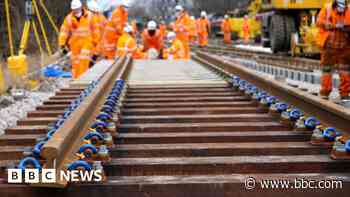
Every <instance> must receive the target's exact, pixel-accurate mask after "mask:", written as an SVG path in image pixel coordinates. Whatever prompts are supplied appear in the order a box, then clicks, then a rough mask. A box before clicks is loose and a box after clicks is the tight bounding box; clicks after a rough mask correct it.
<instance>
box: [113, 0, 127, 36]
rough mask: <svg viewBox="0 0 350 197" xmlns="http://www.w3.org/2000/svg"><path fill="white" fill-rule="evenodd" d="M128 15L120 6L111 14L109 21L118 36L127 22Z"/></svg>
mask: <svg viewBox="0 0 350 197" xmlns="http://www.w3.org/2000/svg"><path fill="white" fill-rule="evenodd" d="M128 15H129V14H128V11H127V10H125V9H124V8H123V7H122V6H118V7H117V8H116V9H115V10H114V11H113V13H112V17H111V21H112V22H113V25H114V27H115V28H116V30H117V33H118V34H120V35H121V34H122V33H123V29H124V26H125V24H126V23H127V22H128Z"/></svg>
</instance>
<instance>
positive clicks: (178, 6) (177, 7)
mask: <svg viewBox="0 0 350 197" xmlns="http://www.w3.org/2000/svg"><path fill="white" fill-rule="evenodd" d="M175 10H176V11H183V10H184V8H183V7H182V6H181V5H177V6H176V7H175Z"/></svg>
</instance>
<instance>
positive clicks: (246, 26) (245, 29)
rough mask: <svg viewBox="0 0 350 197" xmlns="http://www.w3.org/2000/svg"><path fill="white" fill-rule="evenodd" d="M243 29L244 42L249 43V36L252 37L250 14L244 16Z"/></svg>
mask: <svg viewBox="0 0 350 197" xmlns="http://www.w3.org/2000/svg"><path fill="white" fill-rule="evenodd" d="M242 30H243V39H244V43H245V44H248V43H249V38H250V25H249V18H248V15H245V16H244V19H243V25H242Z"/></svg>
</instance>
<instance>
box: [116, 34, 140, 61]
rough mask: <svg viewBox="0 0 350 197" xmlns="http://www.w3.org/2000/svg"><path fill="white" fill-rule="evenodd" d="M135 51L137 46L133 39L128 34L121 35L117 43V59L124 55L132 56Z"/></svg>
mask: <svg viewBox="0 0 350 197" xmlns="http://www.w3.org/2000/svg"><path fill="white" fill-rule="evenodd" d="M136 50H137V44H136V41H135V39H134V38H133V37H132V36H131V35H130V34H128V33H123V34H122V36H121V37H120V38H119V40H118V43H117V57H122V56H124V55H126V54H131V55H132V56H134V53H135V52H136Z"/></svg>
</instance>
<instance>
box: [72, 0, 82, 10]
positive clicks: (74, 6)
mask: <svg viewBox="0 0 350 197" xmlns="http://www.w3.org/2000/svg"><path fill="white" fill-rule="evenodd" d="M81 7H83V4H82V3H81V1H80V0H72V2H71V4H70V8H71V9H72V10H75V9H79V8H81Z"/></svg>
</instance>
